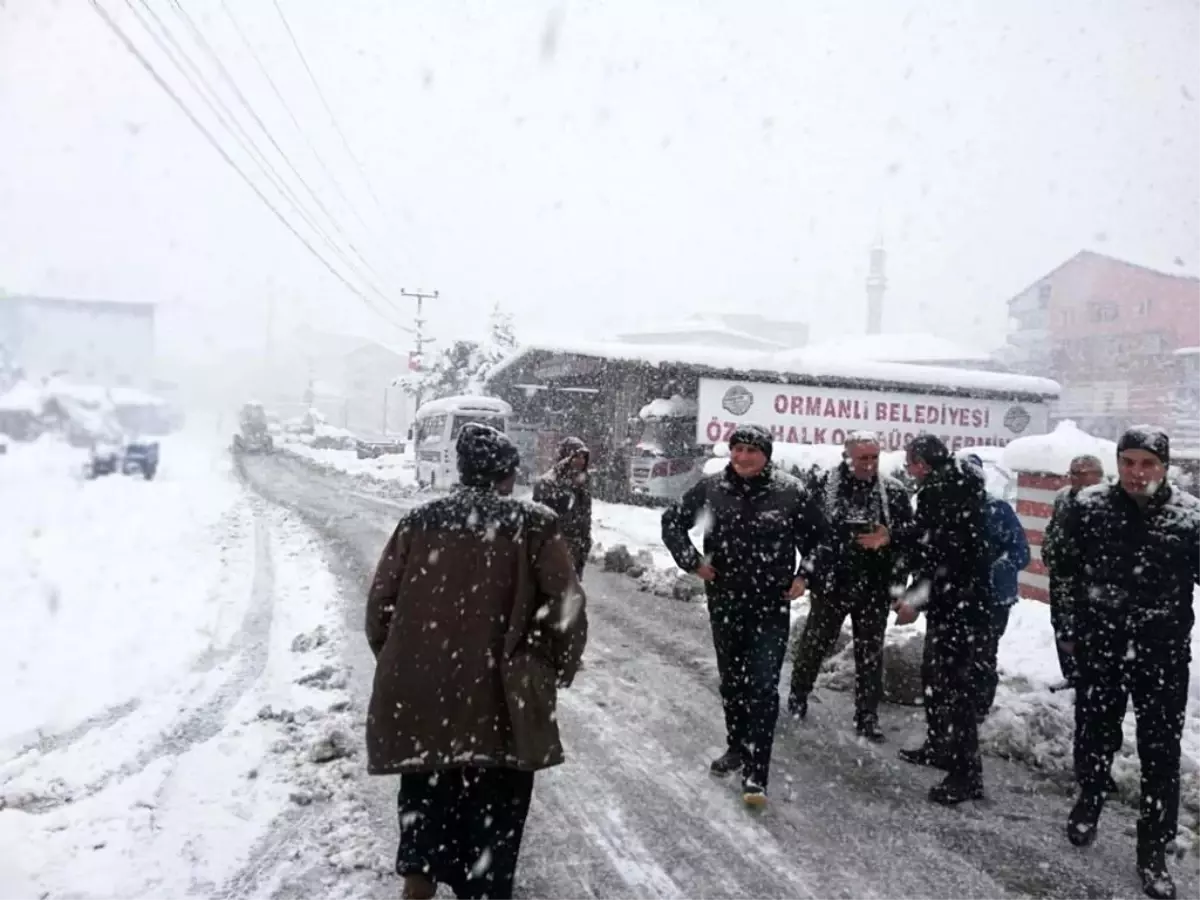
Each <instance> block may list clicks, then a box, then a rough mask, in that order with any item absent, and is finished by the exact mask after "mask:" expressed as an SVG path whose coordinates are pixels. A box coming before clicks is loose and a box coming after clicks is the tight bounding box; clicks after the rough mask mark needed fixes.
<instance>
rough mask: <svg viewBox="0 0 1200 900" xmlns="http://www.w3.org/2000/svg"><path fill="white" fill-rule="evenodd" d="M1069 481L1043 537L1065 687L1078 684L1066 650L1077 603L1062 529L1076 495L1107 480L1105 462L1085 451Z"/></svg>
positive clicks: (1075, 462)
mask: <svg viewBox="0 0 1200 900" xmlns="http://www.w3.org/2000/svg"><path fill="white" fill-rule="evenodd" d="M1067 475H1068V477H1069V478H1070V484H1068V485H1067V486H1066V487H1064V488H1062V489H1061V490H1060V491H1059V492H1058V494H1057V495H1055V497H1054V511H1053V512H1052V513H1051V515H1050V522H1049V523H1048V524H1047V525H1046V531H1045V534H1044V535H1043V536H1042V564H1043V565H1044V566H1045V567H1046V571H1047V572H1048V573H1049V576H1050V626H1051V627H1052V628H1053V629H1054V645H1055V649H1056V650H1057V651H1058V667H1059V670H1060V671H1061V672H1062V676H1063V678H1064V679H1065V680H1066V686H1068V687H1072V686H1074V684H1075V657H1074V656H1072V655H1071V653H1070V652H1069V651H1068V650H1067V648H1068V647H1070V646H1072V645H1073V644H1074V640H1075V638H1074V635H1072V634H1071V633H1070V630H1069V622H1070V608H1071V607H1072V606H1073V605H1074V603H1075V591H1076V586H1075V584H1074V583H1073V582H1072V580H1071V578H1070V577H1069V576H1068V575H1067V574H1066V572H1067V569H1068V568H1069V563H1068V561H1067V559H1066V554H1067V553H1068V552H1069V548H1067V547H1065V546H1064V545H1063V528H1064V526H1065V523H1066V520H1067V517H1068V515H1069V513H1070V509H1071V506H1072V504H1074V502H1075V498H1076V497H1078V496H1079V492H1080V491H1082V490H1083V489H1084V488H1088V487H1091V486H1092V485H1094V484H1099V483H1100V482H1101V481H1103V480H1104V464H1103V463H1102V462H1100V460H1099V459H1097V458H1096V457H1095V456H1092V455H1091V454H1086V453H1085V454H1082V455H1080V456H1077V457H1075V458H1074V459H1073V460H1071V466H1070V468H1069V469H1068V471H1067Z"/></svg>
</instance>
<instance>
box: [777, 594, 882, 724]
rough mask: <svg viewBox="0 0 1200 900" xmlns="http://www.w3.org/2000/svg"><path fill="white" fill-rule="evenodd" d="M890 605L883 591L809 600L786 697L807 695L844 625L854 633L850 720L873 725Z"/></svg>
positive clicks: (879, 695)
mask: <svg viewBox="0 0 1200 900" xmlns="http://www.w3.org/2000/svg"><path fill="white" fill-rule="evenodd" d="M890 605H891V604H890V601H889V597H888V593H887V589H886V588H881V589H880V590H879V591H872V592H857V593H853V594H851V593H846V594H841V593H839V594H830V595H826V596H821V597H817V598H816V599H814V600H813V604H812V609H811V610H810V612H809V615H808V621H806V622H805V623H804V632H803V633H802V634H801V635H800V648H799V650H798V651H797V654H796V661H795V665H794V666H793V667H792V686H791V690H792V696H794V697H807V696H808V695H809V694H810V693H812V689H813V685H814V684H816V682H817V674H818V673H819V672H820V670H821V663H822V662H824V660H825V657H826V656H828V655H829V651H830V649H831V648H832V647H833V645H834V642H835V641H836V640H837V636H838V634H839V633H840V632H841V630H842V625H843V623H845V621H846V616H849V617H850V627H851V628H852V629H853V631H854V720H855V724H858V725H864V724H868V723H874V722H876V721H877V720H878V718H879V701H880V700H881V699H882V697H883V636H884V633H885V632H886V631H887V617H888V609H889V608H890Z"/></svg>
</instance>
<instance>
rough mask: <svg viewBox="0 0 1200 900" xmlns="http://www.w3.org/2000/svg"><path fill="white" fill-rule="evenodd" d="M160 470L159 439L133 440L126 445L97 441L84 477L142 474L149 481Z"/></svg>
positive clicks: (85, 468)
mask: <svg viewBox="0 0 1200 900" xmlns="http://www.w3.org/2000/svg"><path fill="white" fill-rule="evenodd" d="M157 472H158V441H131V442H129V443H128V444H125V445H124V446H121V445H120V444H112V443H105V442H97V443H96V444H94V445H93V446H92V450H91V453H90V454H89V456H88V461H87V464H86V465H85V466H84V477H85V478H88V479H92V478H99V477H100V476H102V475H113V474H117V473H120V474H122V475H141V476H142V477H143V478H145V479H146V480H147V481H150V480H151V479H153V478H154V476H155V474H157Z"/></svg>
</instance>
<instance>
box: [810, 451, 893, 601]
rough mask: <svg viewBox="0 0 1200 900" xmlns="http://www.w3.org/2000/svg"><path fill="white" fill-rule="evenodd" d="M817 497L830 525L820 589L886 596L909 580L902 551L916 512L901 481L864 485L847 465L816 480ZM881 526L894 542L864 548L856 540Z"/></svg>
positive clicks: (880, 479) (819, 562)
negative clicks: (872, 547) (877, 547)
mask: <svg viewBox="0 0 1200 900" xmlns="http://www.w3.org/2000/svg"><path fill="white" fill-rule="evenodd" d="M813 498H814V499H815V500H816V502H817V503H818V504H819V505H820V507H821V511H822V513H823V514H824V516H825V521H826V523H827V526H828V531H827V532H826V540H825V541H824V542H822V544H821V547H820V549H819V550H818V552H817V558H816V563H815V569H816V573H815V577H814V581H815V584H814V588H815V589H816V590H818V591H819V592H822V593H827V594H849V595H862V596H876V595H879V596H882V597H886V596H888V594H889V591H890V589H891V588H892V587H894V586H902V585H903V584H904V583H905V582H906V581H907V579H908V574H907V572H906V571H905V567H904V557H903V553H902V548H903V547H904V546H905V545H906V544H907V543H908V542H909V541H910V540H911V538H912V526H913V512H912V503H911V502H910V500H909V496H908V492H907V491H906V490H904V487H903V486H902V485H901V484H900V482H898V481H896V480H895V479H893V478H888V477H887V476H885V475H879V476H877V477H876V478H873V479H872V480H871V481H862V480H860V479H858V478H855V477H854V475H853V473H852V472H851V471H850V467H849V465H847V464H846V463H844V462H843V463H841V464H840V465H839V466H837V468H835V469H831V470H829V471H828V472H826V473H825V474H824V475H822V476H821V477H820V478H818V479H817V480H816V481H815V483H814V487H813ZM877 525H883V526H885V527H886V528H887V529H888V533H889V537H890V541H889V543H888V544H887V545H886V546H884V547H881V548H880V549H878V550H864V549H863V548H862V547H860V546H859V545H858V543H857V541H856V538H857V537H858V536H859V535H860V534H863V533H866V532H868V531H873V530H874V529H875V526H877Z"/></svg>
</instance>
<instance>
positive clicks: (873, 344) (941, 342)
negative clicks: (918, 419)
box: [798, 332, 1006, 372]
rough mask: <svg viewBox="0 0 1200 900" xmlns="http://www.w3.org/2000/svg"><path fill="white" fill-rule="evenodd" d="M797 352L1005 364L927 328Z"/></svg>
mask: <svg viewBox="0 0 1200 900" xmlns="http://www.w3.org/2000/svg"><path fill="white" fill-rule="evenodd" d="M798 356H800V357H802V358H804V359H809V360H815V359H841V360H863V361H867V362H894V363H908V364H911V365H917V366H947V367H949V368H955V369H979V370H983V371H992V372H1001V371H1005V368H1006V367H1005V366H1003V365H1002V364H1001V363H999V362H998V361H997V360H996V359H995V358H994V356H993V354H992V353H990V352H988V351H987V350H981V349H979V348H978V347H971V346H968V345H966V344H960V343H958V342H957V341H951V340H947V339H946V338H943V337H939V336H938V335H936V334H929V333H928V332H904V333H896V334H890V333H889V334H882V333H881V334H864V335H854V336H851V337H843V338H836V339H834V340H830V341H822V342H821V343H817V344H810V345H809V346H807V347H805V348H804V350H803V351H802V352H801V353H799V354H798Z"/></svg>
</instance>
